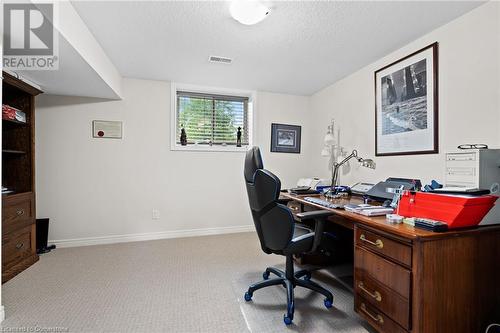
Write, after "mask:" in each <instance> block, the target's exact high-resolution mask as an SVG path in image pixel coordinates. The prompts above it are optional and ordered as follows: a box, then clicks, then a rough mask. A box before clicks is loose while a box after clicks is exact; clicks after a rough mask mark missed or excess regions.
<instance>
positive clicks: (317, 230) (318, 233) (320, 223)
mask: <svg viewBox="0 0 500 333" xmlns="http://www.w3.org/2000/svg"><path fill="white" fill-rule="evenodd" d="M331 215H333V213H332V212H331V211H329V210H313V211H310V212H304V213H298V214H297V215H296V216H297V217H298V218H299V219H300V220H301V221H305V220H311V219H314V220H315V222H316V223H315V226H314V240H313V246H312V249H311V252H314V251H316V250H317V249H318V247H319V245H320V243H321V238H322V237H323V229H324V227H325V219H326V218H327V217H328V216H331Z"/></svg>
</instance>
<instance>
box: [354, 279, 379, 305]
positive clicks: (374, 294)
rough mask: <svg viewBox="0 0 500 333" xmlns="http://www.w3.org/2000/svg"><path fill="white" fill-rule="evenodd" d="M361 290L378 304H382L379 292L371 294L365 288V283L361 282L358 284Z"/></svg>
mask: <svg viewBox="0 0 500 333" xmlns="http://www.w3.org/2000/svg"><path fill="white" fill-rule="evenodd" d="M358 287H359V289H361V290H363V291H364V292H365V293H367V294H368V295H370V296H371V297H372V298H373V299H375V300H376V301H377V302H382V295H381V294H380V293H379V292H378V291H376V290H375V291H374V292H371V291H369V290H368V289H366V288H365V284H364V283H363V282H360V283H359V284H358Z"/></svg>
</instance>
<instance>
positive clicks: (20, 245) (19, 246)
mask: <svg viewBox="0 0 500 333" xmlns="http://www.w3.org/2000/svg"><path fill="white" fill-rule="evenodd" d="M23 246H24V243H19V244H16V249H18V250H20V249H21V248H22V247H23Z"/></svg>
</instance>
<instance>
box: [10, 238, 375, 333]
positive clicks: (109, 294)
mask: <svg viewBox="0 0 500 333" xmlns="http://www.w3.org/2000/svg"><path fill="white" fill-rule="evenodd" d="M283 260H284V258H282V257H279V256H273V255H265V254H264V253H262V251H261V250H260V248H259V244H258V240H257V237H256V235H255V233H240V234H231V235H220V236H208V237H193V238H182V239H169V240H158V241H147V242H135V243H123V244H113V245H101V246H88V247H79V248H67V249H57V250H55V251H53V252H51V253H48V254H44V255H42V256H41V257H40V261H39V262H38V263H36V264H35V265H33V266H32V267H30V268H29V269H27V270H26V271H24V272H22V273H21V274H19V275H18V276H17V277H15V278H14V279H12V280H11V281H9V282H7V283H6V284H4V285H3V287H2V295H3V304H4V306H5V311H6V319H5V321H4V322H3V323H2V325H1V326H2V328H3V330H4V331H5V328H7V327H8V328H22V327H24V328H38V329H46V330H48V331H51V332H57V331H59V332H65V331H66V332H249V331H250V332H289V331H294V332H326V331H329V332H331V331H335V332H349V333H351V332H360V333H361V332H369V328H368V326H367V325H366V323H364V322H363V321H361V320H360V319H359V318H358V317H357V316H356V315H354V313H353V311H352V302H353V300H352V295H351V294H350V293H349V292H348V291H347V290H346V289H344V288H343V287H341V286H340V285H338V284H336V283H335V281H334V280H332V279H331V278H328V274H321V273H315V275H313V278H317V279H319V281H320V282H323V283H328V284H330V286H329V287H330V289H331V290H332V292H333V294H334V303H335V304H334V309H331V310H326V309H325V308H324V307H323V299H322V297H320V296H318V295H315V294H314V293H312V292H309V291H304V290H299V289H298V288H297V289H296V298H297V300H296V311H295V319H294V325H292V326H291V327H285V325H284V324H283V321H282V317H283V313H284V312H285V303H284V302H285V301H286V296H285V291H284V289H283V288H282V287H280V286H275V287H270V288H267V289H264V290H260V291H257V292H255V294H254V300H253V301H252V302H249V303H246V302H244V301H243V300H242V296H243V293H244V291H245V289H246V287H247V285H248V284H249V283H252V282H256V281H258V280H259V279H261V277H262V275H261V274H262V271H263V270H264V269H265V267H267V266H271V265H277V266H283V265H282V263H283ZM370 331H371V330H370Z"/></svg>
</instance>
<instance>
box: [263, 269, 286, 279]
mask: <svg viewBox="0 0 500 333" xmlns="http://www.w3.org/2000/svg"><path fill="white" fill-rule="evenodd" d="M270 273H273V274H274V275H276V276H278V277H280V278H284V277H285V272H283V271H282V270H281V269H277V268H274V267H268V268H266V271H265V272H264V274H262V276H263V277H264V280H267V279H269V274H270Z"/></svg>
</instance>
